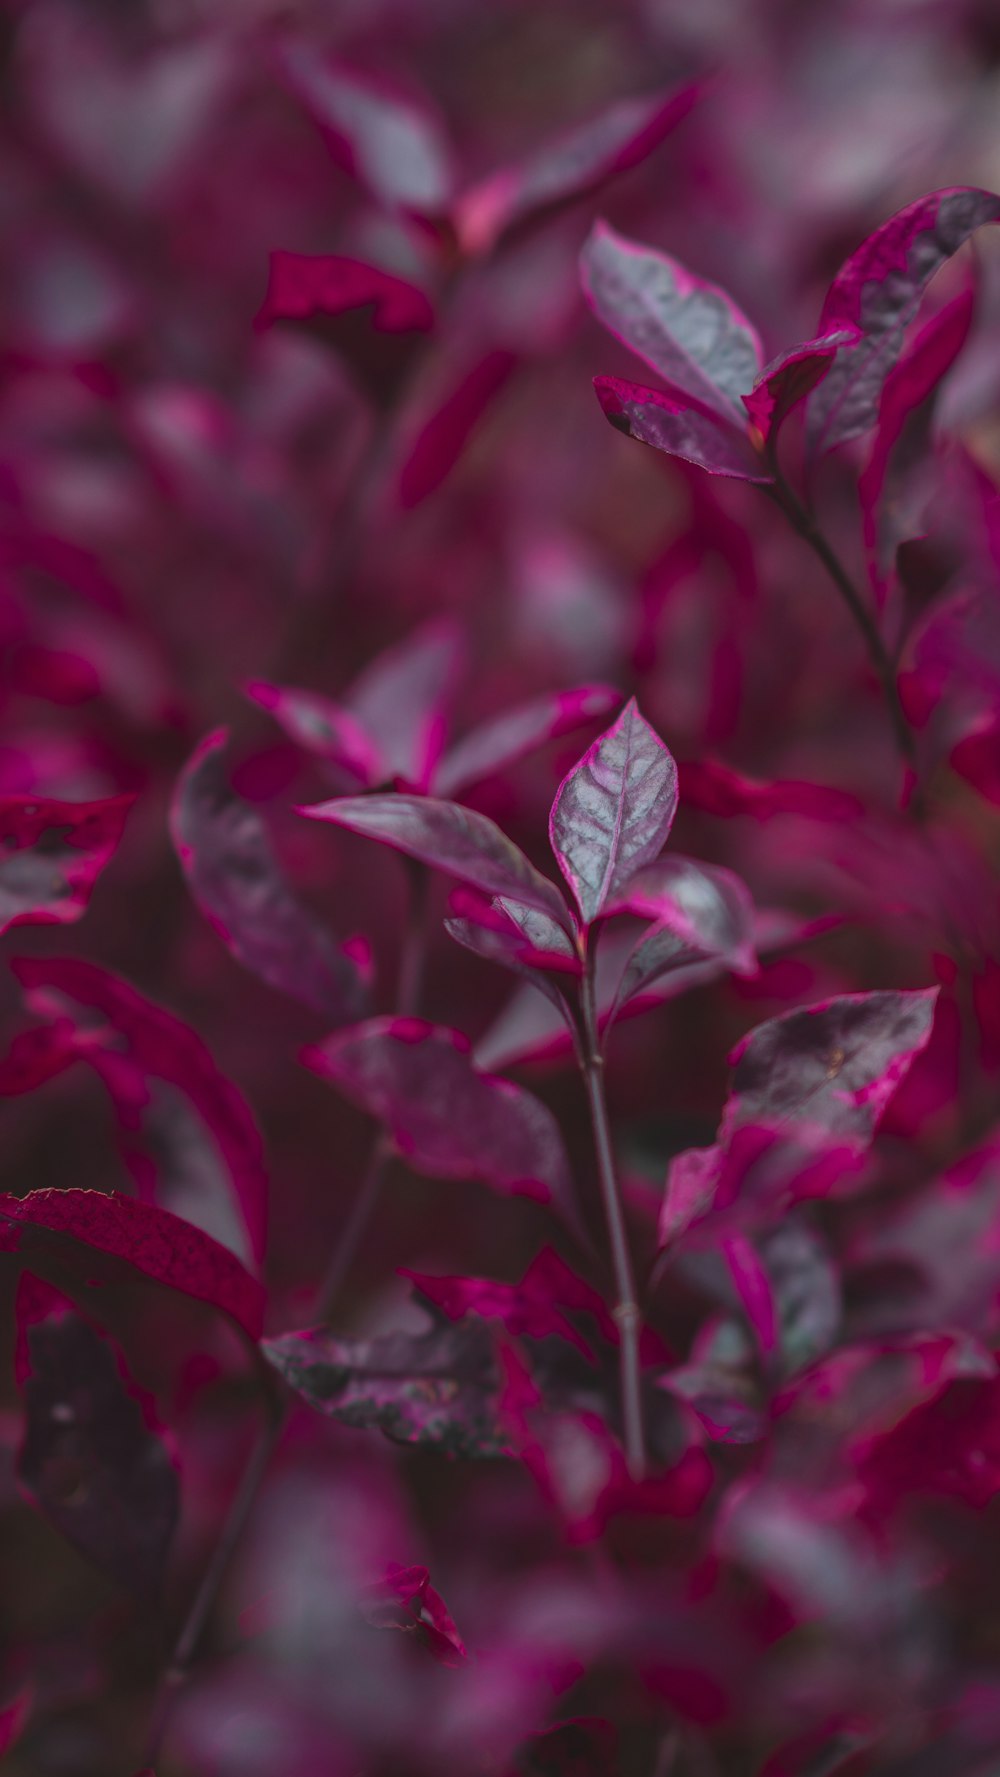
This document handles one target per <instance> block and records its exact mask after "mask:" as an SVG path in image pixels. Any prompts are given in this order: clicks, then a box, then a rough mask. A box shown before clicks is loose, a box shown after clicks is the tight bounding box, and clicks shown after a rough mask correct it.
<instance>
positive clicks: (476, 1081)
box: [303, 1018, 572, 1213]
mask: <svg viewBox="0 0 1000 1777" xmlns="http://www.w3.org/2000/svg"><path fill="white" fill-rule="evenodd" d="M303 1060H304V1061H305V1063H306V1065H307V1066H308V1067H311V1068H312V1069H313V1070H314V1071H315V1072H316V1073H318V1074H321V1075H322V1077H323V1078H324V1079H328V1080H331V1081H332V1082H333V1083H334V1084H335V1085H336V1086H337V1087H338V1088H339V1089H340V1090H341V1091H342V1092H343V1093H345V1095H346V1096H347V1097H348V1098H350V1099H352V1100H353V1102H354V1103H355V1104H359V1105H361V1106H362V1107H363V1109H364V1110H366V1111H368V1112H369V1113H370V1114H371V1115H372V1116H373V1117H377V1118H378V1119H379V1120H380V1122H382V1123H384V1124H385V1125H386V1127H387V1128H388V1129H389V1131H390V1132H391V1134H392V1138H393V1140H394V1142H395V1144H396V1147H397V1148H398V1150H399V1152H400V1154H402V1155H403V1157H404V1158H405V1159H406V1161H407V1162H408V1164H409V1165H410V1166H412V1167H413V1168H414V1170H415V1171H416V1172H423V1173H428V1174H430V1175H431V1176H432V1177H435V1176H436V1177H438V1178H470V1179H479V1180H481V1181H482V1182H483V1183H484V1184H488V1185H492V1186H493V1188H494V1189H495V1190H498V1191H503V1192H508V1193H511V1194H513V1195H515V1196H525V1197H533V1198H535V1199H537V1200H538V1201H539V1202H542V1203H547V1202H552V1203H554V1204H556V1205H557V1206H558V1207H559V1208H561V1209H562V1210H563V1211H564V1212H566V1213H569V1212H570V1210H571V1206H572V1186H571V1182H570V1175H569V1166H568V1162H567V1159H566V1153H565V1150H564V1148H563V1142H562V1136H561V1135H560V1133H559V1126H558V1124H557V1122H556V1120H555V1118H554V1117H553V1115H552V1112H551V1111H550V1110H549V1109H548V1108H547V1107H546V1106H545V1105H543V1104H542V1103H541V1101H540V1100H539V1099H537V1098H535V1097H534V1096H533V1095H532V1094H531V1093H530V1092H526V1091H525V1089H524V1088H523V1086H515V1085H514V1084H513V1082H512V1081H510V1080H501V1079H498V1078H496V1077H495V1076H493V1075H491V1074H483V1073H479V1072H477V1070H476V1069H475V1068H474V1067H473V1064H472V1059H471V1056H470V1053H469V1043H468V1040H467V1038H465V1037H463V1036H462V1034H461V1032H459V1031H456V1030H445V1029H442V1028H440V1027H438V1026H435V1025H433V1024H427V1023H425V1022H424V1021H423V1020H422V1019H416V1018H373V1019H371V1020H370V1021H369V1022H368V1023H367V1024H361V1025H357V1026H356V1027H355V1028H354V1029H353V1030H350V1031H344V1032H340V1033H338V1034H337V1035H336V1036H333V1037H330V1038H329V1039H328V1040H327V1041H326V1042H325V1043H323V1044H321V1045H320V1046H319V1047H317V1048H314V1049H309V1050H307V1051H306V1052H305V1054H304V1056H303Z"/></svg>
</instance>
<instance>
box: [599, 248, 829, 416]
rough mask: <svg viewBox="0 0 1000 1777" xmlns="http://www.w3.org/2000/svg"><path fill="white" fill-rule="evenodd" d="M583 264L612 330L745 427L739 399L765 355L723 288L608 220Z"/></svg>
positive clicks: (681, 386)
mask: <svg viewBox="0 0 1000 1777" xmlns="http://www.w3.org/2000/svg"><path fill="white" fill-rule="evenodd" d="M580 270H581V276H582V280H583V291H584V295H585V296H586V298H587V301H588V302H589V304H590V306H591V308H592V309H593V310H594V313H595V314H596V315H597V317H598V320H600V321H602V322H603V324H604V326H605V327H606V328H607V329H608V331H609V333H613V334H614V335H615V337H616V339H620V340H621V342H622V344H623V345H626V346H628V348H629V350H630V351H631V352H634V353H635V355H636V357H637V358H641V359H642V361H643V363H644V364H648V365H649V368H650V369H651V370H655V371H656V372H657V373H658V374H659V375H660V376H662V378H663V380H664V382H666V383H669V384H671V386H672V387H673V388H674V389H675V390H676V391H677V392H678V394H682V395H686V396H689V397H690V398H691V399H692V400H693V401H695V402H696V403H698V404H699V405H700V407H701V408H703V409H704V410H706V411H707V412H712V413H715V414H716V416H717V417H718V418H719V419H721V420H722V421H724V422H725V423H727V424H729V425H734V426H735V427H736V428H737V429H738V430H741V431H742V430H744V429H745V425H746V416H745V414H744V412H743V408H742V406H741V402H740V397H741V396H742V395H743V393H744V392H745V391H746V390H748V389H750V388H751V386H752V385H753V383H754V382H755V380H756V378H757V376H758V375H759V373H760V370H761V368H762V366H763V362H764V356H763V353H762V351H761V345H760V340H759V338H758V336H757V332H756V329H755V328H754V327H753V326H752V325H751V323H750V322H749V321H748V320H747V318H746V316H745V315H744V314H742V313H741V312H740V310H739V309H738V308H737V307H736V304H735V303H734V302H733V300H732V298H731V297H729V296H727V295H726V292H725V291H724V290H720V289H719V288H718V287H717V286H716V285H715V284H709V283H706V282H705V280H704V279H702V278H698V277H696V276H695V275H694V273H693V272H690V271H688V270H687V269H686V267H685V266H683V265H680V264H679V263H678V261H677V260H676V259H671V258H670V257H669V255H668V254H666V253H659V252H656V251H655V250H654V249H653V248H652V247H644V246H642V245H641V244H640V243H639V242H637V241H629V240H626V239H625V238H624V237H623V236H622V235H619V234H616V233H615V231H614V229H612V228H609V227H608V225H607V223H606V222H598V223H596V224H595V226H594V228H593V229H592V231H591V233H590V236H589V237H588V239H587V242H586V245H585V246H584V249H583V253H582V255H581V259H580ZM828 331H829V330H828Z"/></svg>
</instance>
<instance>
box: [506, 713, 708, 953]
mask: <svg viewBox="0 0 1000 1777" xmlns="http://www.w3.org/2000/svg"><path fill="white" fill-rule="evenodd" d="M676 808H677V767H676V765H675V764H674V761H673V758H672V756H671V754H670V753H669V751H668V750H667V748H666V747H665V746H664V744H663V742H662V740H660V738H659V736H658V735H657V734H655V733H654V732H653V730H652V728H651V727H650V726H649V723H648V722H647V721H646V720H645V719H644V718H643V716H641V715H640V713H639V709H638V706H637V704H636V702H635V699H634V698H633V699H632V700H631V701H630V702H629V703H628V704H627V705H626V707H625V709H624V710H623V712H622V714H621V715H620V716H619V718H618V720H617V722H615V724H614V725H613V727H611V728H609V729H608V730H607V732H606V733H604V734H602V735H601V736H600V737H599V738H598V739H597V740H595V741H594V744H593V746H591V747H589V748H588V750H587V752H586V753H585V754H584V756H583V758H582V759H581V760H580V761H579V763H578V764H577V765H575V766H574V767H573V769H572V771H571V772H570V773H569V774H568V776H567V777H565V778H564V779H563V781H562V783H561V784H560V786H559V789H558V790H557V791H556V797H555V801H554V802H553V804H552V813H551V815H550V817H549V836H550V839H551V841H552V850H553V851H554V853H555V855H556V861H557V863H558V865H559V868H560V870H561V871H562V873H563V875H564V876H565V878H566V880H567V882H568V883H569V885H570V887H571V888H572V890H573V893H574V895H575V896H576V900H577V905H578V906H579V908H580V913H581V915H582V917H583V920H584V923H585V924H588V925H589V924H590V922H591V921H592V920H594V919H596V918H597V917H598V915H599V914H600V913H601V912H602V911H603V909H604V906H605V904H606V902H607V901H608V899H609V897H611V896H613V895H614V894H615V893H616V892H617V891H618V890H619V889H620V888H621V887H622V885H623V884H624V883H625V881H626V880H627V879H628V877H629V876H631V875H632V874H633V873H634V872H635V871H636V870H639V869H641V868H642V866H643V864H648V863H650V862H651V861H652V859H653V858H655V857H656V855H657V853H658V852H659V851H660V850H661V848H662V847H663V845H664V843H665V841H666V838H667V835H668V833H669V832H670V828H671V825H672V823H673V818H674V813H675V810H676ZM523 898H524V899H527V897H526V896H525V897H523Z"/></svg>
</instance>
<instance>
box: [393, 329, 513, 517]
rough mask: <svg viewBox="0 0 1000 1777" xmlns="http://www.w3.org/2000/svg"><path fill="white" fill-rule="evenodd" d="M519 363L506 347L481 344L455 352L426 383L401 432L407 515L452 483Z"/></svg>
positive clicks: (400, 489)
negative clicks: (452, 476)
mask: <svg viewBox="0 0 1000 1777" xmlns="http://www.w3.org/2000/svg"><path fill="white" fill-rule="evenodd" d="M517 362H518V359H517V355H516V353H515V352H513V351H511V350H510V348H509V347H508V346H506V345H496V346H482V345H477V346H476V348H475V351H474V353H473V354H472V355H470V353H469V351H468V350H467V349H466V350H463V351H461V352H455V353H454V354H453V356H452V357H450V358H449V359H448V360H447V361H446V362H445V363H444V364H443V365H442V366H440V367H439V368H438V369H437V370H436V371H435V372H434V373H433V374H432V375H431V376H430V377H429V378H428V379H427V383H426V385H425V386H424V388H423V389H422V390H421V392H420V400H419V403H418V404H416V406H415V410H414V412H413V413H412V414H411V415H410V416H409V418H408V423H407V425H406V426H405V427H402V428H401V432H402V435H403V436H402V445H403V449H402V451H401V459H400V461H399V464H398V467H397V471H396V482H395V487H396V498H397V499H398V501H399V505H400V507H401V508H402V510H403V511H404V512H412V511H413V510H414V508H415V507H417V506H420V505H422V504H423V502H424V500H427V499H429V498H430V496H431V494H433V493H436V492H437V490H438V488H439V487H440V486H441V485H442V483H443V482H444V481H446V480H447V478H448V476H449V475H450V474H451V472H452V470H453V469H454V467H455V465H456V463H458V462H459V460H460V459H461V457H462V454H463V452H464V450H465V447H466V445H467V444H468V442H469V440H470V438H471V437H472V435H473V433H474V431H475V429H476V427H477V426H478V425H479V423H480V421H481V419H482V417H483V415H484V414H485V413H486V412H487V410H488V409H489V408H490V407H491V406H492V404H493V402H494V401H495V400H496V398H497V396H498V395H499V394H500V392H501V390H502V389H503V388H504V386H505V384H506V383H507V382H508V380H509V379H510V377H511V375H512V374H513V372H514V370H515V369H516V367H517Z"/></svg>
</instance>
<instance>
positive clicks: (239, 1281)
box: [0, 1190, 264, 1339]
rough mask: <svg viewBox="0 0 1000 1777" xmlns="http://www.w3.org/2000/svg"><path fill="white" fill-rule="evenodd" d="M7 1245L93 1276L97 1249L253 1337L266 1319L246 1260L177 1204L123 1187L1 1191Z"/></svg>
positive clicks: (3, 1244)
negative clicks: (185, 1218)
mask: <svg viewBox="0 0 1000 1777" xmlns="http://www.w3.org/2000/svg"><path fill="white" fill-rule="evenodd" d="M0 1250H2V1251H4V1252H18V1251H23V1252H24V1253H25V1254H27V1255H31V1256H32V1258H33V1260H34V1262H35V1263H39V1262H40V1256H41V1255H42V1254H44V1252H45V1251H46V1250H48V1251H50V1252H51V1253H52V1256H53V1258H55V1259H57V1260H58V1261H59V1263H60V1264H65V1263H66V1262H67V1259H68V1260H69V1261H70V1262H73V1263H74V1264H75V1265H76V1266H77V1267H78V1268H79V1270H80V1271H81V1272H82V1274H83V1276H84V1277H85V1278H86V1279H87V1280H88V1281H89V1280H90V1278H91V1276H92V1274H93V1271H94V1255H95V1254H96V1253H101V1254H104V1255H105V1256H106V1257H107V1258H108V1259H110V1260H112V1261H116V1262H120V1263H123V1264H125V1265H127V1266H128V1267H130V1268H131V1269H132V1270H135V1271H138V1272H139V1273H141V1275H142V1276H144V1277H148V1278H149V1279H150V1280H151V1281H152V1282H153V1283H158V1284H162V1285H163V1286H164V1288H166V1289H171V1290H177V1291H178V1292H179V1293H180V1294H181V1295H183V1296H192V1297H194V1298H195V1300H197V1301H199V1302H207V1303H209V1304H210V1306H212V1307H213V1308H218V1309H220V1310H221V1311H222V1312H223V1313H224V1314H228V1315H230V1316H231V1317H232V1319H233V1320H234V1321H235V1322H236V1324H237V1325H238V1326H240V1327H242V1329H243V1331H244V1332H245V1333H246V1334H247V1335H248V1337H249V1338H251V1339H256V1338H257V1337H258V1336H259V1334H260V1330H261V1326H262V1325H263V1319H264V1291H263V1288H262V1286H261V1285H260V1284H259V1283H258V1281H257V1279H256V1278H255V1277H251V1275H250V1273H249V1271H247V1270H245V1269H244V1267H243V1266H242V1265H241V1264H240V1262H239V1260H238V1259H236V1258H234V1256H233V1254H232V1253H230V1252H228V1251H227V1250H226V1248H225V1247H224V1246H220V1245H219V1244H218V1242H217V1241H215V1240H212V1239H211V1238H210V1236H209V1235H207V1234H203V1233H202V1232H201V1230H200V1229H199V1228H192V1227H191V1225H190V1223H188V1222H182V1221H181V1219H180V1217H179V1216H175V1215H171V1214H170V1212H169V1210H166V1209H156V1208H154V1206H153V1205H152V1204H151V1203H137V1202H136V1200H135V1198H134V1197H125V1196H122V1194H121V1193H120V1192H118V1191H109V1192H102V1191H77V1190H64V1191H48V1190H46V1191H29V1193H28V1195H27V1196H26V1197H11V1196H0Z"/></svg>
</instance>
